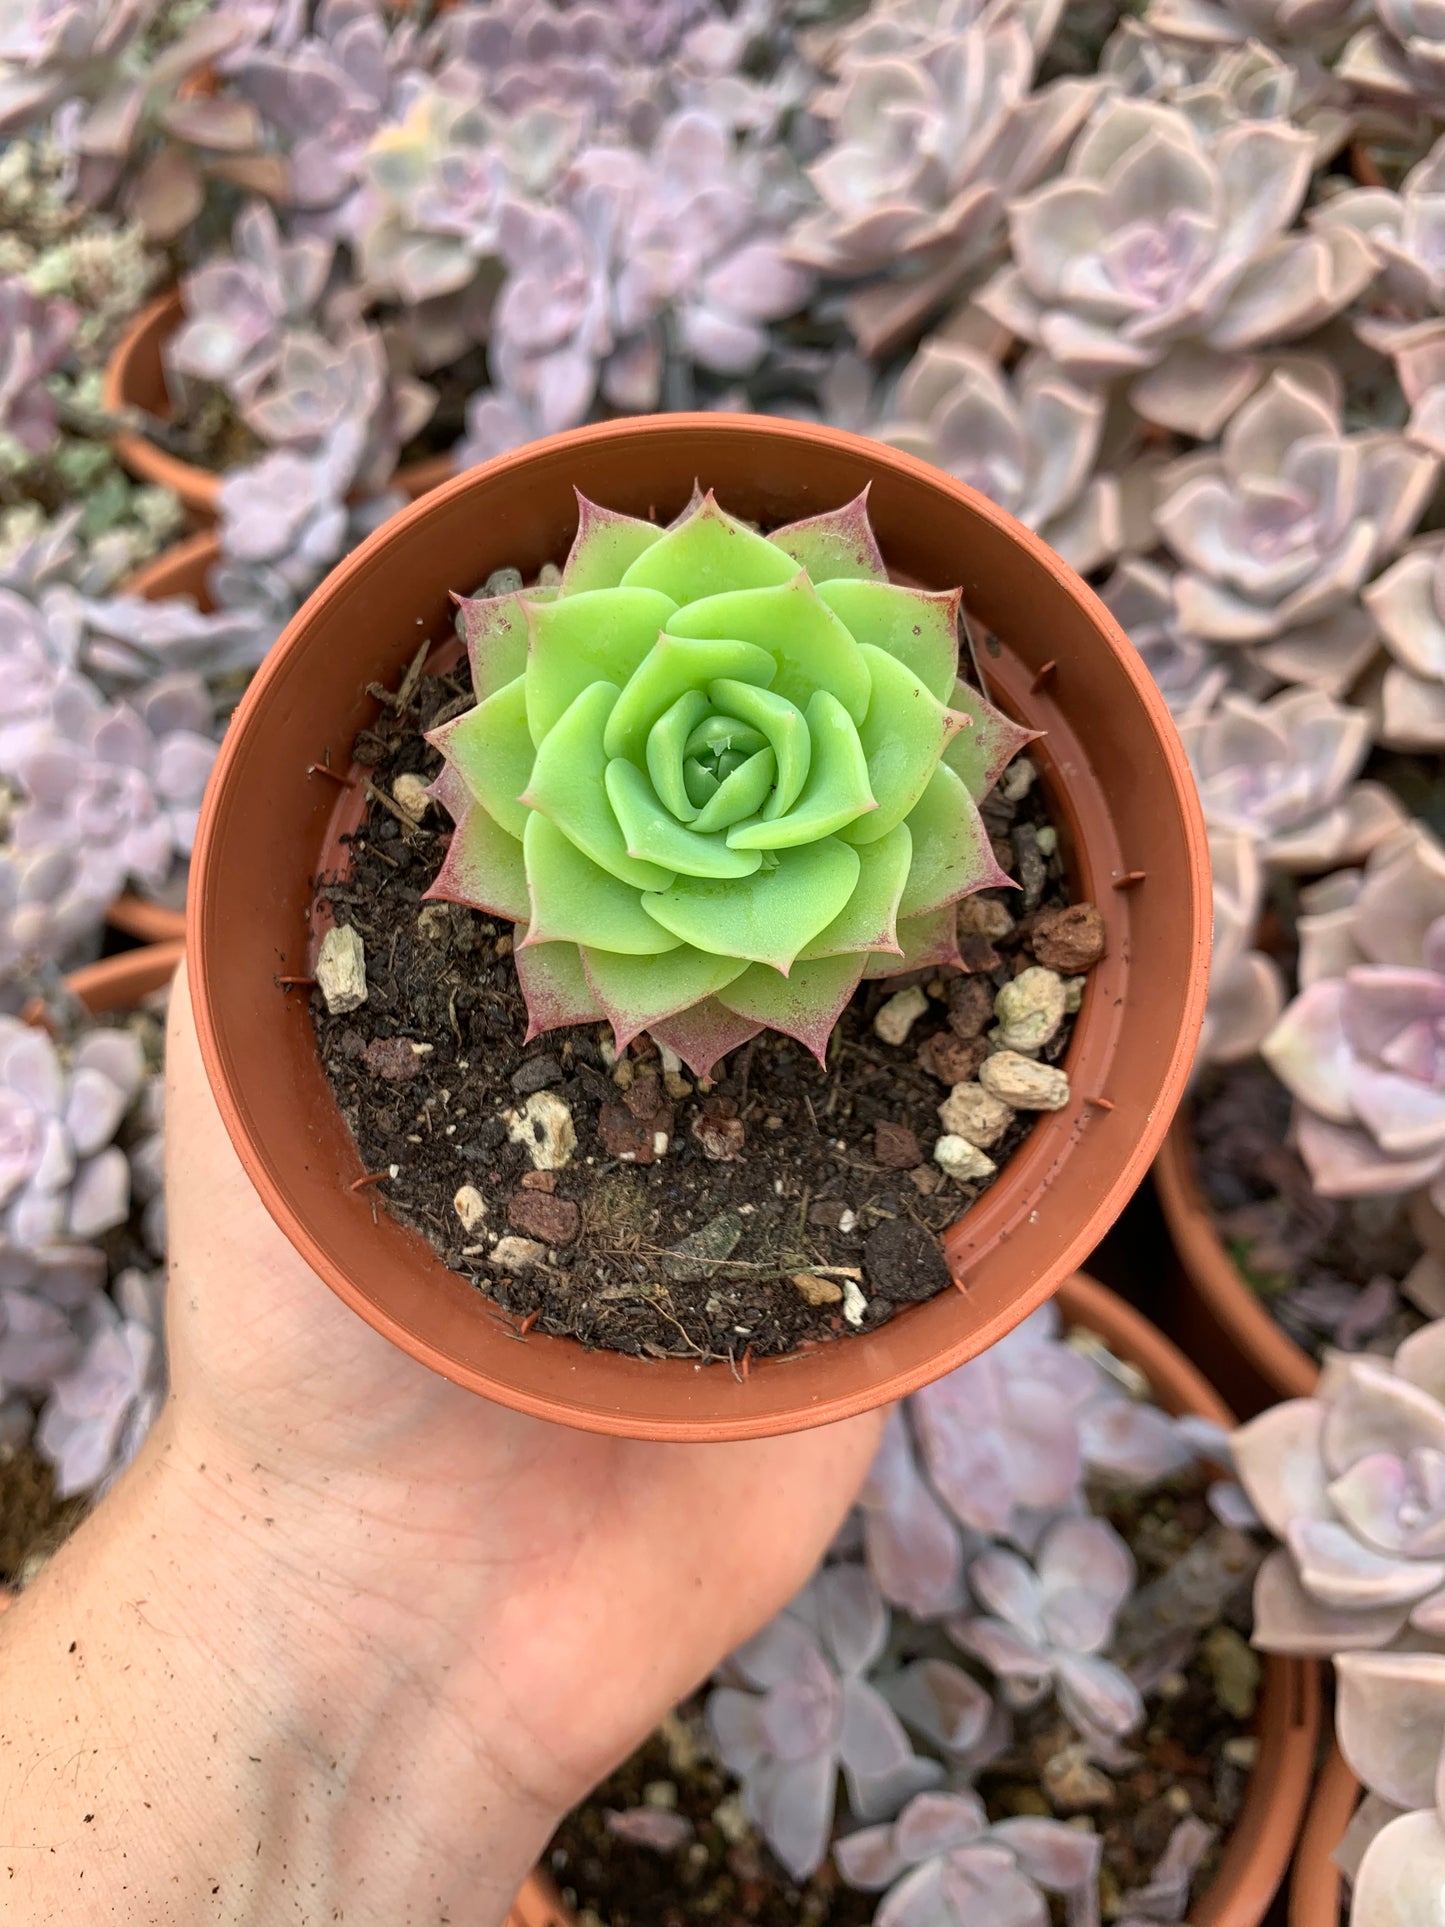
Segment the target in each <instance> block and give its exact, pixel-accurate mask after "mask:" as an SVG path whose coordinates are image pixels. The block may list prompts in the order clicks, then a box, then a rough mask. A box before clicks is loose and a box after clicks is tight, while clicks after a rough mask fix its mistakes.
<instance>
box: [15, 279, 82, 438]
mask: <svg viewBox="0 0 1445 1927" xmlns="http://www.w3.org/2000/svg"><path fill="white" fill-rule="evenodd" d="M79 324H80V316H79V314H78V313H77V311H76V309H75V308H74V307H72V305H71V304H70V302H68V301H59V300H53V299H52V300H44V299H42V298H41V297H40V296H39V295H37V294H34V293H33V292H32V291H31V289H30V288H29V287H28V286H27V285H26V284H25V282H24V281H22V280H21V279H20V278H19V276H18V275H6V276H4V277H0V437H3V436H9V437H10V439H11V440H12V441H15V442H18V443H19V444H20V446H21V448H23V449H24V450H25V451H26V452H27V453H28V454H31V455H43V454H44V453H45V451H46V450H47V449H48V448H49V447H50V446H51V445H52V443H53V442H54V440H55V435H56V427H55V403H54V400H53V398H52V396H51V393H50V390H49V388H48V387H47V385H46V384H47V382H48V380H49V378H50V376H51V375H53V374H54V373H55V371H56V369H57V368H59V367H60V365H61V363H62V362H63V361H64V360H65V357H66V355H67V353H68V352H69V349H70V344H71V342H72V340H73V339H74V337H75V331H76V328H77V327H78V326H79Z"/></svg>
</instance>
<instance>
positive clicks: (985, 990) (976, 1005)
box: [948, 977, 993, 1041]
mask: <svg viewBox="0 0 1445 1927" xmlns="http://www.w3.org/2000/svg"><path fill="white" fill-rule="evenodd" d="M992 1022H993V985H992V984H987V983H984V982H983V981H982V980H981V979H979V978H976V977H955V978H954V979H953V981H952V983H950V985H949V986H948V1027H949V1029H950V1030H951V1031H952V1032H953V1034H954V1036H955V1037H962V1038H963V1039H965V1041H967V1040H968V1039H970V1038H974V1037H982V1036H983V1034H984V1032H985V1031H986V1030H987V1029H988V1027H989V1025H990V1024H991V1023H992Z"/></svg>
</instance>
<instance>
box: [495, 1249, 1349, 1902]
mask: <svg viewBox="0 0 1445 1927" xmlns="http://www.w3.org/2000/svg"><path fill="white" fill-rule="evenodd" d="M1059 1304H1060V1306H1061V1307H1062V1309H1063V1313H1064V1316H1065V1318H1067V1319H1068V1320H1069V1322H1070V1323H1071V1324H1075V1325H1082V1326H1084V1327H1086V1328H1087V1329H1088V1330H1089V1331H1092V1332H1097V1333H1098V1335H1099V1337H1100V1338H1102V1339H1103V1340H1104V1342H1105V1344H1107V1345H1108V1347H1109V1349H1110V1350H1111V1351H1112V1352H1114V1353H1115V1354H1116V1356H1118V1357H1120V1358H1123V1359H1127V1360H1128V1361H1129V1363H1130V1364H1133V1365H1137V1366H1138V1367H1139V1369H1140V1370H1141V1371H1142V1372H1143V1373H1144V1375H1145V1377H1146V1378H1147V1379H1148V1380H1149V1384H1150V1386H1151V1388H1152V1390H1153V1393H1154V1397H1155V1398H1156V1399H1157V1401H1158V1402H1159V1404H1160V1405H1162V1406H1163V1407H1164V1409H1165V1410H1166V1411H1169V1412H1173V1413H1176V1414H1177V1413H1181V1412H1190V1413H1193V1414H1195V1415H1196V1416H1197V1417H1200V1418H1209V1419H1215V1420H1217V1421H1218V1422H1219V1423H1220V1424H1223V1425H1231V1424H1233V1414H1232V1413H1231V1412H1230V1410H1229V1407H1228V1406H1227V1405H1226V1404H1225V1402H1224V1400H1223V1399H1222V1398H1221V1397H1220V1396H1219V1394H1218V1392H1216V1391H1215V1389H1214V1387H1213V1386H1212V1385H1211V1384H1210V1383H1209V1381H1208V1379H1206V1378H1205V1377H1204V1376H1203V1375H1202V1374H1201V1373H1200V1372H1198V1371H1197V1370H1196V1369H1195V1367H1194V1366H1193V1365H1191V1364H1190V1362H1189V1360H1188V1359H1187V1358H1186V1357H1185V1356H1184V1355H1183V1353H1182V1352H1181V1351H1179V1349H1178V1348H1177V1347H1176V1346H1174V1345H1172V1344H1171V1343H1170V1342H1169V1340H1168V1339H1167V1338H1166V1337H1165V1336H1164V1334H1163V1333H1162V1332H1161V1331H1160V1330H1159V1329H1158V1328H1157V1327H1156V1326H1154V1325H1151V1324H1150V1322H1149V1320H1148V1319H1147V1318H1145V1317H1144V1316H1143V1315H1142V1313H1140V1312H1137V1311H1135V1310H1134V1309H1133V1307H1132V1306H1130V1305H1126V1304H1125V1303H1124V1301H1123V1299H1122V1298H1116V1297H1115V1295H1114V1294H1113V1292H1112V1291H1109V1290H1108V1289H1107V1288H1106V1287H1105V1286H1103V1285H1101V1284H1099V1283H1098V1281H1097V1280H1096V1279H1093V1278H1090V1277H1089V1276H1088V1275H1087V1274H1086V1273H1084V1272H1076V1273H1075V1274H1074V1276H1073V1277H1072V1278H1069V1279H1067V1280H1066V1281H1065V1283H1064V1285H1063V1287H1062V1289H1061V1290H1060V1292H1059ZM1264 1666H1265V1672H1264V1687H1263V1691H1262V1693H1261V1695H1260V1703H1259V1712H1258V1716H1257V1720H1256V1725H1257V1729H1258V1732H1259V1758H1258V1760H1257V1762H1256V1764H1255V1769H1254V1772H1253V1774H1252V1775H1251V1776H1250V1782H1249V1791H1248V1793H1247V1794H1246V1796H1245V1802H1244V1810H1243V1811H1242V1812H1241V1814H1240V1816H1239V1819H1238V1821H1237V1823H1236V1825H1235V1827H1234V1831H1233V1832H1232V1833H1231V1834H1230V1836H1229V1844H1228V1846H1226V1848H1225V1850H1224V1855H1223V1858H1222V1859H1221V1861H1220V1864H1219V1871H1218V1872H1217V1873H1216V1874H1215V1877H1214V1879H1213V1880H1212V1881H1211V1882H1210V1884H1209V1887H1208V1888H1207V1889H1206V1891H1205V1892H1204V1893H1203V1894H1202V1895H1201V1896H1200V1898H1199V1899H1198V1900H1197V1901H1196V1902H1195V1903H1194V1905H1193V1907H1191V1908H1190V1910H1189V1921H1188V1927H1259V1923H1260V1921H1262V1920H1263V1919H1264V1916H1265V1914H1266V1912H1267V1911H1268V1908H1269V1904H1270V1902H1271V1901H1272V1900H1273V1898H1274V1896H1275V1893H1276V1891H1277V1890H1278V1888H1279V1884H1280V1881H1281V1880H1282V1879H1283V1878H1284V1871H1285V1868H1286V1866H1287V1865H1288V1864H1289V1857H1290V1852H1291V1850H1292V1848H1293V1846H1294V1843H1295V1837H1296V1835H1297V1834H1298V1833H1299V1827H1300V1819H1301V1817H1302V1815H1303V1814H1304V1811H1305V1803H1306V1801H1307V1800H1308V1799H1309V1793H1310V1780H1311V1777H1312V1775H1313V1773H1314V1759H1315V1742H1316V1737H1317V1735H1318V1731H1319V1722H1320V1688H1319V1669H1318V1667H1317V1666H1316V1665H1315V1664H1314V1662H1313V1661H1307V1660H1297V1659H1281V1658H1279V1657H1277V1656H1273V1655H1272V1656H1270V1657H1269V1658H1267V1659H1266V1660H1265V1662H1264ZM1341 1764H1343V1762H1341ZM1327 1777H1328V1776H1327ZM1352 1784H1353V1783H1352ZM1324 1785H1325V1783H1324V1782H1321V1794H1323V1791H1324ZM1318 1802H1319V1796H1317V1798H1316V1806H1315V1807H1311V1809H1310V1820H1309V1828H1307V1829H1306V1833H1305V1840H1306V1841H1308V1839H1309V1829H1311V1828H1313V1827H1314V1826H1315V1824H1316V1807H1317V1806H1318ZM1348 1817H1349V1809H1348V1807H1347V1808H1346V1812H1345V1818H1346V1819H1348ZM1343 1825H1344V1822H1343V1821H1341V1823H1340V1831H1343ZM1338 1839H1339V1832H1336V1833H1335V1834H1334V1836H1333V1838H1332V1839H1331V1841H1330V1843H1329V1847H1327V1848H1326V1853H1327V1854H1328V1852H1329V1851H1330V1850H1331V1849H1332V1848H1333V1846H1334V1845H1335V1843H1336V1842H1337V1841H1338ZM1301 1858H1303V1847H1302V1849H1301ZM1298 1883H1299V1872H1296V1875H1295V1886H1296V1890H1297V1888H1298ZM510 1927H576V1922H575V1920H574V1918H573V1915H572V1913H571V1910H570V1909H569V1908H568V1907H567V1906H566V1905H565V1903H564V1902H563V1901H562V1899H561V1897H560V1895H559V1894H558V1892H557V1889H556V1887H555V1886H554V1884H553V1883H552V1881H551V1880H550V1879H548V1878H547V1876H546V1875H545V1874H533V1875H532V1876H531V1878H530V1879H529V1880H528V1881H527V1884H526V1885H525V1886H524V1887H523V1889H522V1891H521V1892H520V1893H519V1894H518V1896H517V1898H516V1900H515V1901H514V1902H513V1903H512V1912H511V1916H510ZM979 1927H984V1923H982V1922H980V1924H979ZM1290 1927H1334V1915H1333V1914H1330V1913H1325V1912H1316V1913H1311V1914H1300V1915H1298V1916H1296V1915H1295V1914H1294V1913H1293V1912H1291V1915H1290Z"/></svg>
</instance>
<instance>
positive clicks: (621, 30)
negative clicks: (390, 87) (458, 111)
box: [434, 0, 703, 142]
mask: <svg viewBox="0 0 1445 1927" xmlns="http://www.w3.org/2000/svg"><path fill="white" fill-rule="evenodd" d="M702 11H703V9H702V8H701V7H700V6H698V5H697V4H696V3H695V0H626V4H625V5H616V4H609V5H606V6H602V5H599V4H594V3H592V0H584V4H579V5H569V6H554V5H553V4H551V0H492V3H491V4H489V5H488V6H486V7H478V6H470V7H458V8H456V9H455V10H448V12H447V13H445V14H444V15H443V16H442V18H441V19H440V20H439V21H438V23H437V26H436V29H435V33H434V38H435V42H436V50H435V60H436V64H437V65H438V67H439V79H440V81H441V83H442V84H443V85H444V86H445V87H446V88H447V89H448V90H449V91H452V92H455V93H457V94H466V95H469V96H472V97H475V98H480V99H482V100H484V101H485V102H486V104H487V105H488V106H489V107H491V108H492V109H494V110H495V111H497V112H499V113H500V114H502V115H504V116H509V117H510V116H517V115H525V114H527V113H528V112H529V111H531V110H534V109H536V108H538V107H541V108H545V109H547V110H549V111H550V110H553V109H561V110H563V111H564V112H565V113H566V114H567V115H568V117H569V118H571V119H572V120H573V122H574V124H575V126H576V128H577V132H578V135H579V137H580V136H582V135H583V134H585V135H586V136H588V137H589V138H592V139H603V140H608V139H612V138H621V139H624V140H627V141H639V142H645V141H646V140H647V139H648V138H649V136H650V135H651V133H652V132H653V130H654V129H655V127H656V124H657V119H658V114H659V109H660V106H661V96H662V94H663V92H664V88H663V86H662V81H663V76H664V74H665V73H666V71H667V70H666V68H665V67H660V66H659V65H658V64H657V63H658V59H659V56H658V55H657V54H650V53H648V52H647V51H646V45H647V43H648V42H651V43H652V44H653V45H654V46H655V45H657V44H658V42H659V40H660V41H661V42H662V43H663V44H665V43H666V42H667V41H668V40H670V39H671V38H673V37H674V36H675V35H676V34H677V33H679V32H681V31H683V30H685V28H686V26H687V25H688V24H689V23H690V21H692V20H694V19H696V18H698V17H700V15H701V13H702Z"/></svg>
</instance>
